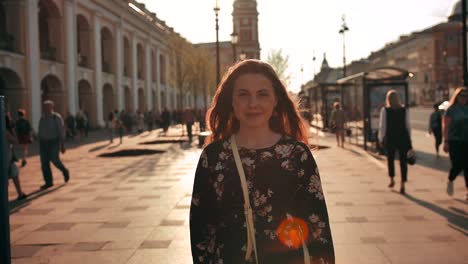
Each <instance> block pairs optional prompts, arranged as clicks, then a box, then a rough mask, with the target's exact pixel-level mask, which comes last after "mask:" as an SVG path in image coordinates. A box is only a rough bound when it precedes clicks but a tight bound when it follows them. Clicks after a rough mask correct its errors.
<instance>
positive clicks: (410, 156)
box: [406, 149, 416, 165]
mask: <svg viewBox="0 0 468 264" xmlns="http://www.w3.org/2000/svg"><path fill="white" fill-rule="evenodd" d="M406 162H407V163H408V164H409V165H414V164H415V163H416V155H415V154H414V151H413V150H412V149H410V150H408V152H406Z"/></svg>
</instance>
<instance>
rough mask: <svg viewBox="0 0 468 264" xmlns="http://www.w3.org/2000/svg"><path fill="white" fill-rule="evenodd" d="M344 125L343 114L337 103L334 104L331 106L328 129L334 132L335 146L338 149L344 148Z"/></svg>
mask: <svg viewBox="0 0 468 264" xmlns="http://www.w3.org/2000/svg"><path fill="white" fill-rule="evenodd" d="M345 125H346V116H345V113H344V111H343V110H342V109H341V104H340V103H339V102H335V103H334V104H333V111H332V113H331V117H330V127H331V128H333V130H335V135H336V145H337V146H338V147H344V141H345V140H344V138H345Z"/></svg>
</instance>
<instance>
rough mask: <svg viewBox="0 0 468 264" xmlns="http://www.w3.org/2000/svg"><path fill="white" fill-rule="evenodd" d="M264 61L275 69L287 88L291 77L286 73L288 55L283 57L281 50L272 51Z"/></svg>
mask: <svg viewBox="0 0 468 264" xmlns="http://www.w3.org/2000/svg"><path fill="white" fill-rule="evenodd" d="M266 61H267V62H268V63H269V64H270V65H271V66H272V67H273V69H275V71H276V73H277V74H278V76H279V78H280V79H281V80H282V81H283V82H284V84H285V85H286V86H288V85H289V84H290V82H291V75H289V74H288V73H286V71H287V69H288V67H289V55H286V56H284V55H283V50H282V49H278V50H275V49H272V50H270V52H268V57H267V59H266Z"/></svg>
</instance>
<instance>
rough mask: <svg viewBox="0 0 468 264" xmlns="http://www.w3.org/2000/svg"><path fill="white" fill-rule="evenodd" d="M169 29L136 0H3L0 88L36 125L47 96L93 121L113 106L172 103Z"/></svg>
mask: <svg viewBox="0 0 468 264" xmlns="http://www.w3.org/2000/svg"><path fill="white" fill-rule="evenodd" d="M174 33H175V32H174V31H173V29H172V28H171V27H169V26H168V25H166V23H165V22H164V21H162V20H160V19H158V18H157V17H156V15H155V14H154V13H152V12H150V11H149V10H147V9H146V8H145V6H144V5H143V4H140V3H138V2H136V1H134V0H0V94H1V95H4V96H5V97H6V99H7V101H8V108H9V110H10V111H11V112H12V113H15V112H16V109H18V108H20V107H21V108H24V109H26V111H27V113H28V117H29V118H30V120H31V121H32V123H33V126H34V127H37V125H38V121H39V119H40V116H41V113H42V102H43V101H44V100H48V99H50V100H53V101H54V102H55V105H56V107H55V108H56V111H57V112H59V113H60V114H62V115H67V113H71V114H75V113H77V112H78V111H79V110H82V111H86V112H88V114H89V119H90V123H91V125H92V126H104V125H105V121H106V116H107V114H108V113H109V112H110V111H113V110H116V109H118V110H122V109H125V110H128V111H136V110H140V111H148V110H154V111H160V110H161V109H162V108H163V107H167V108H169V109H175V108H177V107H180V106H178V105H177V102H178V101H180V100H179V99H180V98H179V97H180V94H181V93H180V91H178V89H177V87H174V85H172V83H173V82H170V79H171V78H172V76H173V71H174V69H173V62H172V60H173V59H172V58H171V56H170V54H171V53H170V50H169V49H170V47H169V46H168V43H167V39H168V36H169V35H170V34H174ZM185 97H186V98H183V99H182V101H185V102H186V103H187V102H189V101H190V98H189V96H188V95H186V96H185Z"/></svg>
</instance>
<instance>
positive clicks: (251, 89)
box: [232, 74, 278, 129]
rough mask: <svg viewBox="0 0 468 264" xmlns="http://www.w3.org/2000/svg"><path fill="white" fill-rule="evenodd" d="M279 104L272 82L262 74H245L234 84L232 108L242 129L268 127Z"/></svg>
mask: <svg viewBox="0 0 468 264" xmlns="http://www.w3.org/2000/svg"><path fill="white" fill-rule="evenodd" d="M277 102H278V100H277V98H276V95H275V91H274V89H273V85H272V83H271V81H270V80H269V79H268V78H266V77H265V76H263V75H262V74H244V75H241V76H240V77H239V78H238V79H237V80H236V81H235V83H234V89H233V93H232V107H233V109H234V115H235V116H236V118H237V119H238V120H239V122H240V127H241V128H251V129H252V128H253V129H256V128H265V127H268V126H269V121H270V118H271V115H272V114H273V109H274V108H275V106H276V104H277Z"/></svg>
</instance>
